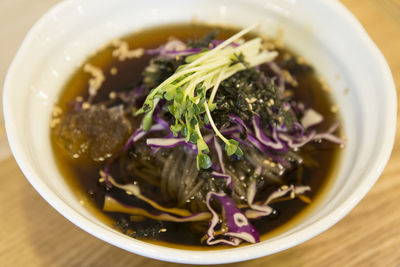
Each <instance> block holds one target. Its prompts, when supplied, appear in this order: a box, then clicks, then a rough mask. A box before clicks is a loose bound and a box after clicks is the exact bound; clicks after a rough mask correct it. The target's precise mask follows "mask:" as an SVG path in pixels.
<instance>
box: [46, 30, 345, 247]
mask: <svg viewBox="0 0 400 267" xmlns="http://www.w3.org/2000/svg"><path fill="white" fill-rule="evenodd" d="M215 28H216V27H212V26H205V25H198V24H187V25H169V26H163V27H157V28H151V29H146V30H144V31H141V32H137V33H134V34H132V35H130V36H128V37H126V38H123V40H124V41H127V42H128V43H129V45H130V48H132V49H133V48H156V47H158V46H159V45H161V44H163V43H165V42H166V41H167V40H168V38H169V37H171V36H174V37H177V38H179V39H181V40H188V39H193V38H201V36H203V35H204V34H206V33H208V32H210V31H211V30H212V29H215ZM218 29H219V34H218V39H226V38H227V37H229V36H231V35H233V34H234V33H236V32H237V31H238V29H227V28H218ZM112 50H113V48H111V47H110V46H107V47H106V48H104V49H102V50H100V51H99V52H97V53H96V54H95V55H93V56H92V57H90V58H89V59H88V60H87V61H86V62H89V63H91V64H92V65H94V66H97V67H101V68H102V70H103V72H104V74H105V76H106V80H105V82H104V83H103V85H102V87H101V88H100V90H99V94H98V95H97V96H96V99H95V102H97V101H103V100H106V99H107V98H108V94H109V92H111V91H116V92H118V91H121V90H123V89H125V88H126V87H127V86H130V85H135V84H137V83H138V82H139V80H140V77H141V72H142V71H143V69H144V67H145V66H146V65H147V64H148V62H149V59H150V56H143V57H141V58H139V59H132V60H126V61H122V62H121V61H118V60H116V59H115V58H113V57H112V55H111V52H112ZM283 52H286V53H288V51H285V50H284V51H283ZM112 67H116V68H117V70H118V73H117V74H116V75H111V74H110V70H111V68H112ZM89 77H90V76H89V74H88V73H85V72H84V71H83V70H82V68H79V69H78V70H77V71H76V72H75V73H74V74H73V76H72V77H71V79H70V80H69V81H68V83H67V84H66V86H65V88H64V89H63V91H62V94H61V95H60V98H59V102H58V103H57V105H58V106H59V107H61V108H62V109H63V110H65V109H66V108H67V104H68V103H69V102H70V101H71V100H73V99H75V97H76V96H83V97H84V98H86V97H87V91H88V79H89ZM296 79H297V80H298V82H299V86H298V87H297V89H296V91H295V95H296V99H299V100H301V101H302V102H304V103H305V104H306V105H307V106H311V107H313V108H314V109H316V110H318V112H320V113H321V114H322V115H323V116H324V118H325V120H324V122H323V123H322V124H321V125H320V127H321V129H326V128H327V127H329V125H331V124H332V123H333V122H335V121H336V120H337V116H336V115H335V114H334V113H332V112H331V111H330V109H331V106H332V103H331V100H330V97H329V94H328V93H327V92H325V91H323V90H322V89H321V84H320V83H319V82H318V79H317V77H316V75H315V74H306V75H299V76H297V77H296ZM51 139H52V143H53V150H54V154H55V157H56V161H57V164H58V167H59V169H60V170H61V172H62V175H63V176H64V177H65V179H66V180H67V182H68V183H69V184H70V185H71V187H72V189H73V190H74V191H75V192H76V194H77V196H78V198H79V199H80V200H81V202H82V203H84V205H85V206H86V207H88V208H89V209H90V210H91V211H92V212H93V213H95V214H96V216H98V217H99V218H101V219H102V220H103V221H104V222H105V223H107V224H109V225H113V224H114V223H115V220H116V219H120V218H121V217H124V218H129V216H127V215H123V214H116V213H104V212H102V211H101V208H102V205H103V200H104V190H103V189H102V187H101V186H100V185H99V183H98V178H99V175H98V171H99V169H100V165H98V164H88V163H84V164H83V163H81V162H79V161H77V160H71V159H69V158H68V157H65V156H64V155H63V152H62V150H61V149H59V147H58V146H57V145H56V143H55V138H54V136H53V135H52V136H51ZM314 148H315V149H314V152H313V158H314V159H318V166H317V167H315V168H313V169H310V168H304V175H303V177H304V180H303V181H304V184H306V185H309V186H310V187H311V188H312V191H311V192H310V193H308V194H307V195H308V196H309V197H310V198H311V199H312V200H313V203H312V204H311V205H307V204H304V203H303V202H302V201H300V200H298V199H295V200H291V201H285V202H280V203H276V204H273V207H274V208H275V209H277V210H278V211H279V214H278V215H277V216H270V217H268V218H264V219H261V220H258V221H254V222H252V223H253V224H254V225H255V226H256V227H257V229H258V230H259V232H260V233H261V234H263V236H262V239H266V238H268V237H271V236H273V235H276V234H278V233H280V232H281V231H283V229H285V228H286V227H285V226H287V227H288V226H290V225H291V224H293V223H294V222H295V221H296V220H295V219H296V218H300V217H301V214H304V213H305V212H304V211H305V210H310V207H314V206H316V205H317V204H316V202H318V201H316V199H317V196H320V195H321V194H322V193H321V192H322V191H323V189H324V188H325V187H326V185H327V184H328V181H329V180H330V177H332V176H333V172H334V170H335V166H336V165H337V162H338V154H339V146H338V145H333V144H331V143H329V142H323V143H321V144H315V145H314ZM288 180H289V181H291V180H292V181H295V180H296V177H295V174H292V176H291V177H289V179H288ZM318 198H320V197H318ZM306 207H307V209H306ZM146 223H148V221H145V222H144V224H146ZM141 224H143V223H138V225H137V226H138V227H142V225H141ZM162 227H164V228H167V229H168V231H167V232H165V233H162V234H160V235H159V240H158V241H157V242H158V243H160V242H161V243H163V244H164V245H167V246H174V247H182V246H181V245H184V248H194V249H199V248H200V247H199V245H200V242H199V240H200V238H201V234H199V233H195V232H193V231H192V230H191V229H190V227H189V224H187V223H185V224H179V223H162ZM147 241H149V242H154V241H155V240H147ZM163 241H165V242H167V243H164V242H163ZM207 249H209V248H207Z"/></svg>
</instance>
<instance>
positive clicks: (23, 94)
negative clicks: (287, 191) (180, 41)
mask: <svg viewBox="0 0 400 267" xmlns="http://www.w3.org/2000/svg"><path fill="white" fill-rule="evenodd" d="M193 17H196V18H197V20H199V21H208V22H216V23H224V24H234V25H238V26H248V25H249V24H253V23H254V22H262V23H263V25H264V26H263V31H264V32H265V33H267V34H270V35H273V36H274V35H276V34H277V32H278V30H279V29H283V32H284V36H283V37H284V38H283V40H284V42H285V43H286V44H288V45H289V46H290V47H291V48H292V49H293V50H295V51H296V52H298V53H299V54H300V55H302V56H304V57H305V58H307V59H308V60H309V61H311V63H312V64H313V65H314V66H315V68H316V69H317V70H318V72H319V74H320V75H322V76H323V77H324V78H325V79H326V81H327V82H328V84H329V86H330V87H331V88H332V93H333V96H334V98H335V100H336V102H337V104H338V106H339V108H340V110H341V112H342V115H343V119H344V125H343V127H344V129H345V134H346V137H347V145H346V149H345V150H344V153H343V156H342V162H341V164H340V169H339V170H338V173H337V178H336V179H335V182H334V184H333V185H332V186H331V188H330V191H329V193H328V194H327V195H326V197H325V199H324V200H323V201H322V202H321V204H320V205H319V206H318V207H316V208H315V209H314V211H313V212H312V213H311V214H309V215H308V216H307V218H305V219H304V220H302V221H301V222H300V223H299V224H297V225H296V226H294V227H293V228H291V229H290V230H288V231H286V232H285V233H283V234H281V235H279V236H276V237H274V238H272V239H269V240H266V241H263V242H261V243H258V244H254V245H249V246H244V247H239V248H233V249H226V250H218V251H190V250H180V249H172V248H168V247H162V246H157V245H152V244H149V243H145V242H141V241H138V240H135V239H132V238H129V237H127V236H125V235H123V234H120V233H118V232H117V231H115V230H113V229H111V228H110V227H108V226H106V225H105V224H104V223H102V222H101V221H99V220H98V219H96V218H95V217H94V216H93V215H92V214H91V213H89V212H88V211H87V210H86V209H85V208H84V207H82V206H81V205H80V204H79V202H78V200H77V198H76V197H75V196H74V194H73V193H72V192H71V190H70V188H69V187H68V186H67V185H66V183H65V182H64V180H63V178H62V177H61V175H60V172H59V171H58V169H57V167H56V165H55V161H54V159H53V156H52V150H51V147H50V141H49V120H50V113H51V110H52V107H53V104H54V102H55V101H56V99H57V96H58V94H59V93H60V90H61V88H62V87H63V85H64V83H65V82H66V80H67V79H68V77H69V76H70V75H71V74H72V73H73V72H74V70H75V69H76V68H77V66H78V65H79V64H80V63H81V62H82V61H83V60H84V59H85V58H86V56H87V55H88V54H89V53H90V52H92V51H94V50H97V49H98V48H100V47H101V46H102V45H104V44H105V43H107V42H108V41H110V40H112V39H114V38H115V37H119V36H122V35H124V34H126V33H130V32H132V31H136V30H138V29H142V28H146V27H148V26H153V25H159V24H166V23H172V22H189V21H191V20H192V18H193ZM347 91H348V92H347ZM3 101H4V113H5V122H6V127H7V135H8V138H9V143H10V145H11V149H12V152H13V154H14V156H15V158H16V160H17V162H18V164H19V166H20V168H21V169H22V171H23V172H24V174H25V176H26V177H27V178H28V179H29V181H30V182H31V184H32V185H33V186H34V187H35V189H36V190H37V191H38V192H39V193H40V194H41V195H42V197H43V198H45V199H46V200H47V201H48V202H49V203H50V204H51V205H52V206H53V207H54V208H55V209H56V210H58V211H59V212H60V213H61V214H63V215H64V216H65V217H66V218H67V219H69V220H70V221H71V222H73V223H74V224H76V225H77V226H79V227H80V228H82V229H84V230H85V231H87V232H88V233H90V234H92V235H94V236H96V237H98V238H100V239H103V240H104V241H106V242H109V243H111V244H113V245H115V246H118V247H120V248H123V249H125V250H128V251H131V252H134V253H137V254H140V255H143V256H147V257H151V258H155V259H160V260H166V261H172V262H181V263H194V264H217V263H228V262H236V261H243V260H248V259H253V258H257V257H261V256H265V255H269V254H272V253H275V252H278V251H281V250H284V249H286V248H289V247H292V246H295V245H297V244H299V243H301V242H304V241H306V240H308V239H310V238H312V237H314V236H315V235H317V234H319V233H321V232H323V231H325V230H326V229H327V228H329V227H331V226H332V225H334V224H335V223H336V222H337V221H339V220H340V219H341V218H342V217H343V216H345V215H346V214H347V213H348V212H349V211H350V210H351V209H352V208H353V207H354V206H355V205H356V204H357V203H358V202H359V201H360V200H361V198H362V197H364V195H365V194H366V193H367V192H368V190H370V188H371V187H372V186H373V184H374V183H375V181H376V180H377V179H378V177H379V176H380V174H381V172H382V170H383V168H384V166H385V164H386V162H387V161H388V159H389V156H390V153H391V149H392V146H393V141H394V133H395V120H396V95H395V88H394V83H393V79H392V76H391V73H390V70H389V68H388V65H387V63H386V62H385V60H384V58H383V56H382V54H381V53H380V51H379V50H378V49H377V47H376V46H375V44H374V43H373V42H372V41H371V39H370V38H369V37H368V35H367V33H366V32H365V31H364V29H363V28H362V27H361V25H360V24H359V22H358V21H357V20H356V19H355V18H354V17H353V16H352V15H351V14H350V13H349V11H347V10H346V9H345V8H344V7H343V6H342V5H341V4H340V3H339V2H338V1H335V0H330V1H329V0H327V1H320V0H315V1H313V0H307V1H295V0H246V1H245V0H242V1H240V0H229V1H228V0H195V1H185V0H182V1H180V0H170V1H157V0H147V1H132V0H113V1H111V0H69V1H64V2H62V3H61V4H58V5H57V6H55V7H54V8H53V9H51V10H50V11H49V12H48V13H47V14H46V15H44V16H43V17H42V18H41V19H40V20H39V21H38V22H37V23H36V25H35V26H34V27H33V28H32V29H31V31H30V32H29V34H28V35H27V37H26V39H25V40H24V42H23V44H22V45H21V48H20V49H19V51H18V54H17V55H16V57H15V59H14V61H13V63H12V65H11V67H10V69H9V72H8V74H7V78H6V82H5V88H4V96H3Z"/></svg>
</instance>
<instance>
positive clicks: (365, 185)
mask: <svg viewBox="0 0 400 267" xmlns="http://www.w3.org/2000/svg"><path fill="white" fill-rule="evenodd" d="M79 1H80V0H78V1H77V0H64V1H61V2H59V3H57V4H56V5H55V6H53V7H52V8H51V9H50V10H49V11H47V12H46V13H45V14H44V15H43V16H42V17H41V18H40V19H39V20H38V21H37V22H36V23H35V24H34V26H33V27H32V28H31V30H30V31H29V32H28V34H27V35H26V37H25V39H24V40H23V42H22V44H21V46H20V48H19V50H18V52H17V54H16V56H15V58H14V59H13V61H12V63H11V64H10V67H9V70H8V72H7V75H6V78H5V82H4V90H3V112H4V121H5V126H6V133H7V138H8V141H9V145H10V148H11V151H12V153H13V155H14V157H15V159H16V161H17V163H18V165H19V167H20V169H21V170H22V172H23V173H24V175H25V177H26V178H27V179H28V180H29V182H30V183H31V184H32V186H33V187H34V188H35V189H36V190H37V191H38V192H39V194H40V195H41V196H42V197H43V198H44V199H45V200H46V201H47V202H48V203H49V204H50V205H51V206H53V208H55V209H56V210H57V211H58V212H59V213H61V214H62V215H63V216H64V217H66V218H67V219H68V220H69V221H71V222H72V223H74V224H75V225H76V226H78V227H79V228H81V229H83V230H84V231H86V232H88V233H90V234H91V235H93V236H96V237H97V238H100V239H102V240H104V241H106V242H107V243H110V244H112V245H114V246H116V247H119V248H122V249H124V250H127V251H129V252H133V253H136V254H139V255H142V256H146V257H149V258H154V259H158V260H164V261H170V262H177V263H191V264H222V263H232V262H238V261H245V260H250V259H254V258H258V257H262V256H266V255H270V254H273V253H276V252H279V251H282V250H285V249H287V248H290V247H293V246H295V245H298V244H300V243H302V242H304V241H307V240H309V239H311V238H313V237H315V236H316V235H318V234H320V233H321V232H323V231H325V230H327V229H328V228H330V227H331V226H333V225H334V224H336V223H337V222H338V221H339V220H341V219H342V218H343V217H344V216H345V215H346V214H347V213H348V212H350V210H352V209H353V208H354V207H355V205H356V204H357V203H358V202H359V201H360V200H361V199H362V198H363V197H364V196H365V195H366V194H367V192H368V191H369V190H370V189H371V188H372V186H373V185H374V184H375V182H376V181H377V179H378V178H379V177H380V175H381V173H382V172H383V170H384V167H385V165H386V164H387V162H388V160H389V158H390V155H391V151H392V149H393V145H394V140H395V131H396V118H397V97H396V89H395V84H394V81H393V77H392V74H391V71H390V68H389V66H388V64H387V62H386V60H385V58H384V56H383V54H382V53H381V51H380V50H379V49H378V47H377V46H376V45H375V43H374V42H373V41H372V40H371V38H370V37H369V35H368V33H367V32H366V31H365V29H364V28H363V27H362V25H361V24H360V22H359V21H358V20H357V19H356V18H355V17H354V15H353V14H351V13H350V11H349V10H347V8H346V7H345V6H344V5H343V4H342V3H340V2H339V1H336V0H332V1H323V3H321V5H326V6H327V7H326V8H328V9H332V10H334V11H335V12H337V14H338V15H341V16H343V17H344V19H345V20H346V22H347V23H348V24H349V27H352V28H353V30H354V32H356V33H357V38H360V39H361V40H362V41H363V43H364V45H365V46H366V47H367V48H368V50H369V51H370V52H371V57H374V59H375V61H376V62H377V64H378V66H379V67H377V69H380V73H379V75H380V77H381V80H382V81H383V84H384V87H385V88H387V93H388V98H387V100H388V101H389V102H387V103H386V104H387V105H386V110H387V111H386V112H387V114H392V116H391V117H390V118H389V117H388V118H386V119H385V121H386V122H385V126H386V129H387V130H386V132H385V135H384V136H382V146H381V148H380V150H379V153H377V156H375V159H376V160H375V168H374V170H373V171H372V172H370V173H368V174H367V175H366V177H365V178H364V179H363V181H362V183H361V185H360V186H358V187H356V188H354V190H353V191H352V192H351V194H350V195H349V196H348V197H347V198H346V200H345V201H344V202H342V203H341V204H340V205H338V207H336V208H335V209H334V210H332V211H331V212H330V213H329V214H328V215H326V216H324V217H322V218H320V219H318V220H316V221H314V222H313V223H311V224H310V225H308V226H306V227H305V228H304V229H301V230H300V231H298V232H296V233H293V234H292V235H291V236H290V237H286V236H284V237H282V238H280V240H277V241H275V242H276V243H277V244H278V245H277V246H276V247H274V248H272V249H270V250H269V251H268V253H266V252H265V250H263V249H262V247H263V244H262V243H261V244H260V243H259V244H255V245H249V246H243V247H238V248H231V249H225V250H215V251H213V250H211V251H193V250H182V249H176V248H168V247H164V246H160V245H154V244H150V243H146V242H142V241H138V240H133V241H132V242H126V237H125V236H123V235H122V234H120V233H118V232H116V231H114V230H111V229H105V228H104V227H103V226H101V225H100V224H98V223H96V222H93V221H91V220H89V219H88V218H86V217H84V216H82V215H81V214H80V213H79V212H77V211H76V210H74V209H73V208H72V207H71V206H70V205H68V204H67V203H65V202H64V201H63V200H61V198H60V197H58V195H57V194H56V193H54V192H53V191H52V190H51V189H50V188H49V186H48V185H47V184H46V183H44V182H43V181H42V180H41V178H40V177H39V175H37V174H36V173H35V171H34V170H33V169H32V167H31V166H30V164H29V163H28V161H27V159H26V157H25V154H24V148H23V146H22V145H21V144H20V143H19V142H18V139H17V138H16V136H17V135H16V134H15V133H16V131H17V129H16V128H15V127H12V126H11V125H12V112H11V110H12V107H11V102H10V101H8V99H9V98H10V97H11V95H12V90H11V88H12V81H13V80H15V77H17V76H16V75H17V73H18V65H19V64H20V62H22V60H23V58H24V55H25V53H27V51H28V50H29V45H30V43H31V41H32V39H33V35H34V33H35V32H36V31H38V30H39V29H40V28H41V27H42V25H45V24H47V23H48V22H49V19H50V18H51V16H52V15H53V14H57V13H58V12H61V11H62V10H63V9H65V8H68V7H69V6H70V5H73V4H75V3H77V2H79ZM311 228H313V230H312V231H309V229H311ZM205 256H207V257H205Z"/></svg>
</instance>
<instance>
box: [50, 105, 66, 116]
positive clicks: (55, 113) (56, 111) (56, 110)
mask: <svg viewBox="0 0 400 267" xmlns="http://www.w3.org/2000/svg"><path fill="white" fill-rule="evenodd" d="M52 113H53V116H54V117H58V116H60V115H61V114H62V113H63V110H62V109H61V108H60V107H59V106H55V107H54V108H53V112H52Z"/></svg>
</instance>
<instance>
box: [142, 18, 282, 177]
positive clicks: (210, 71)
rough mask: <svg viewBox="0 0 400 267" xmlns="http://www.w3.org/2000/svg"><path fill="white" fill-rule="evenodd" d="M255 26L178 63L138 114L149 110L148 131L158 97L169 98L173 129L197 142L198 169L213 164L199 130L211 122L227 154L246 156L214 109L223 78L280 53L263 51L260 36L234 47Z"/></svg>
mask: <svg viewBox="0 0 400 267" xmlns="http://www.w3.org/2000/svg"><path fill="white" fill-rule="evenodd" d="M256 26H257V24H256V25H253V26H250V27H248V28H246V29H244V30H242V31H240V32H239V33H237V34H235V35H234V36H232V37H231V38H229V39H227V40H226V41H224V42H223V43H221V44H220V45H218V46H217V47H215V48H214V49H212V50H204V51H202V52H200V53H197V54H193V55H190V56H188V57H186V58H185V62H186V64H183V65H181V66H179V67H178V69H177V70H176V72H175V73H174V74H173V75H171V76H170V77H169V78H167V79H166V80H165V81H163V82H162V83H161V84H160V85H158V86H157V87H156V88H154V89H153V90H151V92H150V93H149V95H148V96H147V98H146V100H145V102H144V104H143V106H142V108H141V109H139V110H138V111H137V112H136V113H135V115H139V114H143V113H146V114H145V116H144V118H143V122H142V127H143V130H145V131H147V130H149V129H150V127H151V124H152V115H153V112H154V109H155V108H156V106H157V104H158V102H159V100H160V99H165V100H167V101H168V106H167V107H168V111H169V112H170V113H171V114H172V115H173V116H174V118H175V124H173V125H171V126H170V129H171V131H172V133H173V134H174V135H175V136H178V134H179V133H181V134H182V135H183V136H184V137H185V138H186V139H185V141H186V142H191V143H194V144H196V145H197V149H198V154H197V168H198V169H200V168H202V169H208V168H210V166H211V160H210V158H209V156H208V155H207V153H209V148H208V146H207V144H206V142H205V141H204V139H203V136H202V134H201V131H200V129H201V128H202V127H203V125H204V124H206V123H210V124H211V126H212V128H213V130H214V133H215V135H216V136H218V137H219V138H220V139H221V140H222V141H223V142H224V143H225V151H226V153H227V154H228V156H231V155H237V156H239V157H240V156H242V155H243V151H242V150H241V149H240V147H239V143H238V142H237V141H235V140H233V139H227V138H225V137H224V136H223V135H222V134H221V132H220V131H219V130H218V128H217V126H216V125H215V123H214V121H213V118H212V116H211V112H212V111H213V110H214V109H216V108H217V107H216V104H215V103H214V98H215V95H216V93H217V91H218V87H219V85H220V83H221V82H222V81H223V80H225V79H227V78H229V77H231V76H232V75H234V74H235V73H237V72H239V71H241V70H244V69H247V68H251V67H254V66H257V65H260V64H262V63H266V62H270V61H272V60H273V59H274V58H275V57H276V56H277V52H269V51H266V50H262V40H261V38H254V39H252V40H250V41H247V42H244V43H242V44H240V45H238V46H236V47H233V46H231V44H232V43H233V42H235V41H237V40H238V39H239V38H241V37H242V36H243V35H245V34H247V33H248V32H250V31H251V30H253V29H254V28H255V27H256ZM209 90H212V91H211V93H210V94H209V95H210V97H209V99H207V98H206V94H207V92H208V91H209Z"/></svg>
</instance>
